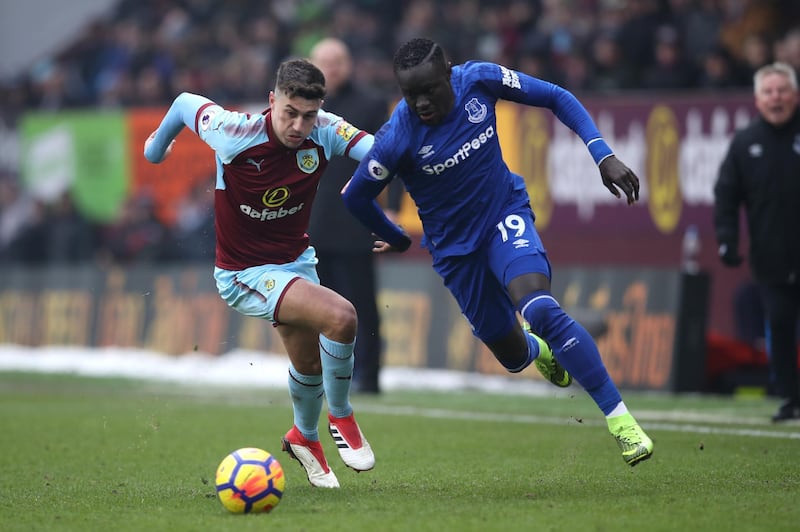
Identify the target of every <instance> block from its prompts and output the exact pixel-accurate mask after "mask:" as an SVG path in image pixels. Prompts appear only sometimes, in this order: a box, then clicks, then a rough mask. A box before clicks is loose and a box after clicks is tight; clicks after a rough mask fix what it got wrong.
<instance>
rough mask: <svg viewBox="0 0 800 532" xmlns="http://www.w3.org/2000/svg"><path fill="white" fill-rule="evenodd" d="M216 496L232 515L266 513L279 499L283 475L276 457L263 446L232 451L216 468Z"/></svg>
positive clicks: (284, 478)
mask: <svg viewBox="0 0 800 532" xmlns="http://www.w3.org/2000/svg"><path fill="white" fill-rule="evenodd" d="M216 484H217V495H218V496H219V500H220V502H222V505H223V506H224V507H225V508H227V509H228V510H229V511H231V512H233V513H235V514H241V513H245V514H246V513H250V512H269V511H270V510H272V509H273V508H275V506H277V505H278V503H279V502H281V497H283V489H284V485H285V484H286V477H285V476H284V475H283V468H282V467H281V464H280V463H279V462H278V460H277V459H276V458H275V457H274V456H272V455H271V454H270V453H268V452H267V451H264V450H263V449H256V448H254V447H246V448H243V449H238V450H236V451H233V452H232V453H231V454H229V455H228V456H226V457H225V458H223V459H222V462H220V464H219V467H218V468H217V478H216Z"/></svg>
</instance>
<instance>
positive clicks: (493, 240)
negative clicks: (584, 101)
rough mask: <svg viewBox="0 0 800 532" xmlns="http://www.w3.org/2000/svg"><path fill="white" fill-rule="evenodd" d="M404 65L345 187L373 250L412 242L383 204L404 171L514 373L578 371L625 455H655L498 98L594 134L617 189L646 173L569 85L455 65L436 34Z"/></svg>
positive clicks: (475, 319)
mask: <svg viewBox="0 0 800 532" xmlns="http://www.w3.org/2000/svg"><path fill="white" fill-rule="evenodd" d="M394 72H395V77H396V79H397V82H398V85H399V87H400V90H401V92H402V94H403V101H401V102H400V103H399V104H398V105H397V107H396V108H395V110H394V112H393V113H392V116H391V118H390V119H389V121H388V122H387V123H386V124H384V126H383V127H382V128H381V129H380V130H379V131H378V133H376V135H375V137H376V140H375V144H374V145H373V147H372V149H371V150H370V152H369V153H368V154H367V155H366V156H365V157H364V158H363V159H362V160H361V163H360V165H359V167H358V170H357V171H356V173H355V174H354V175H353V177H352V179H351V180H350V182H349V183H348V184H347V185H346V186H345V188H344V190H343V196H344V200H345V202H346V204H347V206H348V208H349V209H350V210H351V211H352V212H353V214H354V215H356V216H357V217H359V219H360V220H361V221H362V223H364V224H365V225H367V226H368V227H369V228H370V229H371V230H372V231H373V232H374V233H375V234H376V235H378V237H379V238H380V239H381V240H377V241H376V242H375V247H374V250H375V251H376V252H378V253H383V252H388V251H404V250H406V249H407V248H408V247H409V246H410V244H411V239H410V238H409V237H408V235H407V234H406V233H405V232H404V231H403V230H402V228H400V227H398V226H396V225H395V224H393V223H392V222H391V221H390V220H389V219H388V218H386V216H384V215H383V213H382V211H381V210H380V209H379V208H378V206H377V204H376V202H375V197H376V196H377V195H378V194H379V193H380V191H381V190H382V189H383V188H384V187H385V186H386V184H387V183H388V181H389V180H390V179H392V178H393V177H394V176H396V175H397V176H399V177H400V178H401V179H402V180H403V183H404V185H405V187H406V189H407V190H408V192H409V193H410V195H411V197H412V198H413V199H414V201H415V203H416V206H417V209H418V212H419V216H420V219H421V220H422V226H423V232H424V238H423V245H425V246H426V247H427V248H428V251H429V252H430V254H431V255H432V257H433V267H434V269H435V270H436V272H437V273H439V275H441V277H442V278H443V280H444V284H445V285H446V286H447V288H448V289H449V290H450V292H451V293H452V294H453V296H454V297H455V298H456V300H457V301H458V304H459V306H460V308H461V311H462V312H463V314H464V316H465V317H466V318H467V319H468V320H469V322H470V324H471V325H472V327H473V331H474V334H475V336H477V337H478V338H479V339H480V340H481V341H483V343H485V344H486V346H487V347H488V348H489V349H490V350H491V351H492V353H493V354H494V356H495V357H496V358H497V360H498V361H499V362H500V363H501V364H502V365H503V366H504V367H505V368H506V369H507V370H508V371H510V372H512V373H514V372H519V371H522V370H523V369H525V368H526V367H527V366H528V365H530V364H531V363H532V362H533V364H534V365H535V366H536V368H537V369H538V370H539V371H540V372H541V373H542V374H543V375H544V376H545V378H547V379H548V380H549V381H550V382H552V383H553V384H556V385H557V386H568V385H569V384H570V382H571V380H572V377H574V378H575V379H576V380H577V381H578V382H579V383H580V384H581V386H583V388H584V389H585V390H586V391H587V392H588V393H589V395H590V396H591V397H592V399H594V401H595V402H596V403H597V406H598V407H599V408H600V409H601V410H602V411H603V413H604V414H605V416H606V419H607V422H608V428H609V430H610V432H611V434H612V435H613V436H614V438H615V439H616V441H617V443H618V445H619V446H620V448H621V449H622V457H623V459H624V460H625V462H626V463H627V464H629V465H631V466H634V465H636V464H637V463H639V462H641V461H642V460H646V459H648V458H650V456H651V455H652V453H653V442H652V441H651V440H650V438H649V437H648V436H647V434H645V432H644V431H643V430H642V429H641V427H640V426H639V425H638V423H637V422H636V420H635V419H634V418H633V416H632V415H631V414H630V413H629V412H628V409H627V408H626V406H625V403H624V402H623V401H622V397H621V396H620V393H619V391H618V390H617V387H616V386H615V384H614V382H613V381H612V380H611V378H610V376H609V374H608V372H607V371H606V368H605V366H604V364H603V361H602V359H601V358H600V353H599V352H598V349H597V346H596V345H595V343H594V340H593V339H592V337H591V336H590V335H589V334H588V333H587V332H586V330H585V329H584V328H583V327H582V326H581V325H580V324H578V323H577V322H576V321H575V320H573V319H572V318H571V317H570V316H569V315H567V314H566V313H565V312H564V310H563V309H562V308H561V307H560V305H559V303H558V301H556V299H555V298H554V297H553V295H552V294H551V293H550V276H551V270H550V262H549V260H548V258H547V254H546V253H545V249H544V247H543V245H542V241H541V239H540V238H539V234H538V233H537V231H536V228H535V227H534V224H533V222H534V214H533V211H532V209H531V206H530V201H529V197H528V193H527V191H526V189H525V182H524V180H523V179H522V177H520V176H519V175H516V174H514V173H512V172H511V171H509V169H508V166H507V165H506V164H505V162H504V161H503V159H502V154H501V152H500V144H499V141H498V138H497V123H496V116H495V104H496V102H497V101H498V100H500V99H503V100H510V101H514V102H518V103H522V104H526V105H530V106H536V107H545V108H549V109H550V110H551V111H552V112H553V113H554V114H555V115H556V116H557V117H558V118H559V120H561V122H563V123H564V124H566V125H567V126H568V127H570V128H571V129H572V130H573V131H574V132H575V133H577V134H578V136H579V137H580V138H581V139H582V140H583V141H584V143H585V144H586V146H587V148H588V151H589V153H590V154H591V156H592V157H593V158H594V161H595V162H596V163H597V165H598V166H599V170H600V176H601V178H602V181H603V184H604V185H605V186H606V188H608V190H609V191H610V192H611V193H612V194H614V195H615V196H617V197H621V193H620V190H621V191H622V193H624V194H625V197H626V198H627V202H628V204H632V203H633V202H634V201H636V200H638V199H639V180H638V178H637V177H636V175H635V174H634V173H633V172H632V171H631V170H630V169H629V168H628V167H627V166H625V165H624V164H623V163H622V162H620V161H619V160H618V159H617V158H616V157H615V156H614V153H613V152H612V151H611V148H609V146H608V145H607V144H606V142H605V141H604V140H603V138H602V137H601V135H600V133H599V131H598V130H597V127H596V126H595V124H594V122H593V121H592V119H591V117H590V116H589V114H588V112H587V111H586V109H585V108H584V107H583V105H581V104H580V102H578V100H577V99H576V98H575V97H574V96H573V95H572V94H571V93H570V92H568V91H566V90H564V89H562V88H561V87H558V86H556V85H553V84H551V83H548V82H546V81H543V80H540V79H536V78H533V77H531V76H527V75H525V74H523V73H521V72H516V71H513V70H509V69H508V68H505V67H503V66H500V65H497V64H494V63H485V62H468V63H465V64H464V65H459V66H453V67H451V65H450V64H449V62H448V61H447V59H446V57H445V54H444V52H443V50H442V48H441V47H440V46H439V45H438V44H437V43H436V42H434V41H431V40H429V39H414V40H411V41H409V42H407V43H406V44H404V45H403V46H401V47H400V48H399V49H398V51H397V52H396V54H395V57H394ZM517 312H519V314H520V315H521V316H522V318H523V320H524V322H523V327H520V324H519V319H518V317H517ZM542 339H543V340H544V341H542Z"/></svg>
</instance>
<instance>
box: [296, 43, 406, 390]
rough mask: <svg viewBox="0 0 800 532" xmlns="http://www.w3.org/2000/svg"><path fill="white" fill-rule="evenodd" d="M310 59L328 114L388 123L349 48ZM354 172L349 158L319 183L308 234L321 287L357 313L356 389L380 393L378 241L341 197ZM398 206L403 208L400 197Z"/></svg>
mask: <svg viewBox="0 0 800 532" xmlns="http://www.w3.org/2000/svg"><path fill="white" fill-rule="evenodd" d="M310 59H311V62H312V63H314V64H315V65H316V66H317V67H318V68H319V69H320V70H322V73H323V74H324V75H325V84H326V88H327V90H328V94H327V96H326V98H325V101H324V103H323V109H325V110H326V111H330V112H332V113H336V114H339V115H340V116H346V117H347V119H348V120H349V121H350V122H352V124H353V125H355V126H356V127H358V128H360V129H363V130H364V131H369V132H370V133H375V132H376V131H377V130H378V128H379V127H380V126H381V125H383V122H384V121H385V120H386V117H387V115H388V112H389V105H388V102H387V101H385V100H383V99H381V98H379V97H377V96H375V95H373V94H371V93H370V92H368V91H367V90H366V89H364V88H362V87H358V86H356V85H355V84H354V83H353V82H352V71H353V60H352V57H351V55H350V52H349V50H348V49H347V46H346V45H345V44H344V43H343V42H342V41H340V40H338V39H323V40H322V41H320V42H319V43H317V44H316V45H315V46H314V47H313V49H312V50H311V53H310ZM355 169H356V165H355V164H350V161H349V160H346V158H344V157H338V158H336V159H334V160H332V161H331V162H330V164H329V165H328V169H327V170H326V172H325V175H324V176H323V177H322V179H321V180H320V183H319V189H318V191H317V197H316V200H315V201H314V209H313V210H312V213H311V225H310V226H309V231H308V232H309V236H310V237H311V244H312V245H313V246H314V247H315V248H316V250H317V256H318V257H319V259H320V260H319V264H318V265H317V272H318V273H319V278H320V282H321V283H322V285H324V286H327V287H328V288H331V289H333V290H334V291H336V292H338V293H339V294H341V295H343V296H344V297H345V298H347V299H349V300H350V302H351V303H352V304H353V306H355V308H356V312H357V313H358V335H357V338H358V342H356V347H355V368H354V371H353V387H352V389H353V391H355V392H362V393H378V392H379V391H380V387H379V379H378V374H379V372H380V363H381V361H380V358H381V351H382V341H381V337H380V318H379V314H378V306H377V302H376V273H375V255H374V253H372V243H373V242H374V240H375V239H374V238H373V236H372V234H371V233H370V232H369V230H368V229H366V228H365V227H364V226H363V225H361V223H359V222H358V220H356V219H355V218H354V217H353V216H352V215H351V214H350V212H349V211H348V210H347V209H346V208H345V206H344V204H343V203H342V197H341V194H340V191H341V189H342V187H343V186H344V185H345V183H347V181H348V180H349V179H350V177H351V176H352V175H353V172H354V171H355ZM393 202H394V203H399V198H397V199H394V198H393ZM391 210H396V208H395V209H392V208H391V205H390V206H389V207H388V208H387V211H391ZM390 214H391V213H390Z"/></svg>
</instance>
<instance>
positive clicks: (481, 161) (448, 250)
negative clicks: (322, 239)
mask: <svg viewBox="0 0 800 532" xmlns="http://www.w3.org/2000/svg"><path fill="white" fill-rule="evenodd" d="M451 83H452V87H453V92H454V93H455V103H454V106H453V108H452V109H451V111H450V112H449V113H448V114H447V116H446V117H445V118H444V120H443V121H442V122H441V123H439V124H437V125H435V126H429V125H426V124H424V123H423V122H422V121H421V120H420V119H419V118H418V117H417V115H416V114H415V113H414V112H413V111H412V110H410V109H409V108H408V106H407V105H406V103H405V101H402V102H400V103H399V104H398V105H397V107H396V108H395V110H394V112H393V113H392V116H391V118H390V119H389V121H388V122H387V123H386V124H385V125H384V126H383V127H382V128H381V130H380V131H379V132H378V133H377V134H376V135H375V144H374V145H373V147H372V149H371V150H370V152H369V153H368V154H367V156H366V157H364V159H362V161H361V164H360V165H359V167H358V170H357V171H356V173H355V174H354V176H353V179H352V182H351V184H350V186H349V187H348V190H349V192H345V200H346V203H348V206H349V207H350V208H351V209H352V208H353V207H354V206H356V203H354V202H352V201H349V200H350V199H352V198H348V194H353V195H370V196H373V197H374V195H376V194H377V193H378V192H380V188H382V186H385V185H386V184H388V181H389V180H390V179H392V178H394V177H395V176H399V177H400V178H401V179H402V180H403V182H404V184H405V187H406V189H407V190H408V192H409V194H410V195H411V197H412V198H413V200H414V202H415V203H416V205H417V209H418V211H419V216H420V219H421V220H422V225H423V231H424V237H425V238H424V242H423V244H424V245H425V246H427V247H428V249H429V250H430V252H431V254H432V255H434V256H440V257H442V256H453V255H465V254H468V253H471V252H472V251H474V250H476V249H477V248H478V247H479V246H480V245H481V243H482V242H483V241H484V239H485V236H486V235H487V233H488V232H489V231H491V230H492V229H493V228H494V226H495V225H496V224H497V222H498V220H499V217H500V215H501V214H502V212H504V211H507V210H508V209H509V208H516V207H519V206H524V205H526V204H528V203H529V197H528V193H527V191H526V189H525V182H524V180H523V179H522V177H521V176H519V175H517V174H515V173H513V172H511V171H510V170H509V168H508V166H507V165H506V163H505V162H504V161H503V156H502V152H501V149H500V143H499V140H498V135H497V117H496V114H495V105H496V103H497V101H498V100H500V99H503V100H509V101H513V102H518V103H522V104H527V105H531V106H536V107H545V108H549V109H551V110H552V111H553V112H554V113H555V114H556V116H557V117H558V118H559V119H560V120H561V121H562V122H563V123H564V124H566V125H567V126H568V127H570V128H571V129H572V130H573V131H575V132H576V133H577V134H578V135H579V136H580V137H581V139H582V140H583V141H584V143H586V144H587V145H588V144H590V143H591V144H593V146H591V149H590V150H589V151H590V152H591V153H592V156H593V157H594V158H595V161H596V162H598V163H599V162H600V160H602V159H603V158H605V157H606V156H608V155H610V154H611V151H610V149H609V148H608V146H607V145H606V144H605V142H602V139H601V137H600V133H599V131H598V130H597V127H596V126H595V124H594V122H593V120H592V119H591V117H590V116H589V114H588V113H587V111H586V109H585V108H584V107H583V105H581V104H580V103H579V102H578V100H577V99H575V97H574V96H573V95H572V94H571V93H570V92H568V91H566V90H564V89H562V88H561V87H559V86H557V85H554V84H552V83H549V82H547V81H544V80H540V79H537V78H534V77H531V76H528V75H526V74H523V73H521V72H517V71H514V70H510V69H508V68H506V67H503V66H501V65H498V64H494V63H486V62H476V61H473V62H468V63H465V64H464V65H459V66H455V67H453V69H452V75H451ZM597 140H600V142H595V141H597ZM366 182H371V183H366ZM350 189H352V190H351V191H350ZM359 199H362V200H363V199H366V198H363V197H362V198H359ZM364 205H365V204H364V203H363V202H361V203H359V204H358V210H363V208H364ZM354 214H356V215H357V216H358V217H359V218H360V219H361V220H362V221H364V222H369V223H368V225H369V226H370V228H371V229H372V230H373V231H375V232H376V234H378V235H379V236H381V237H383V238H385V239H386V240H387V241H388V242H390V243H392V242H393V240H394V241H396V240H397V238H396V235H392V234H386V233H387V232H388V233H390V231H387V230H386V229H387V226H386V225H385V223H377V222H378V220H377V217H376V216H375V214H374V213H372V216H369V215H368V214H369V213H364V212H361V213H359V212H354ZM382 233H383V234H382Z"/></svg>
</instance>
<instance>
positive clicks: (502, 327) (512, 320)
mask: <svg viewBox="0 0 800 532" xmlns="http://www.w3.org/2000/svg"><path fill="white" fill-rule="evenodd" d="M434 268H435V269H436V271H437V272H438V273H439V275H441V276H442V279H443V280H444V284H445V286H446V287H447V289H448V290H449V291H450V293H451V294H452V295H453V297H454V298H455V299H456V302H457V303H458V306H459V308H460V309H461V313H462V314H463V315H464V317H465V318H466V319H467V321H468V322H469V324H470V326H471V327H472V333H473V334H474V335H475V336H476V337H477V338H479V339H480V340H481V341H482V342H484V343H485V344H487V345H488V344H491V343H493V342H496V341H498V340H499V339H500V338H503V337H504V336H506V335H507V334H508V333H509V331H510V330H511V328H512V327H513V326H514V325H515V324H516V323H517V322H516V315H515V309H514V306H513V305H512V303H511V300H510V299H509V298H508V295H507V294H506V292H505V289H504V288H503V286H502V285H501V284H500V283H499V282H498V281H497V279H496V278H495V276H494V274H493V273H492V271H491V268H489V264H488V261H487V260H486V257H485V255H484V254H483V253H474V254H472V255H468V256H461V257H446V258H442V259H437V260H436V261H435V262H434Z"/></svg>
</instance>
